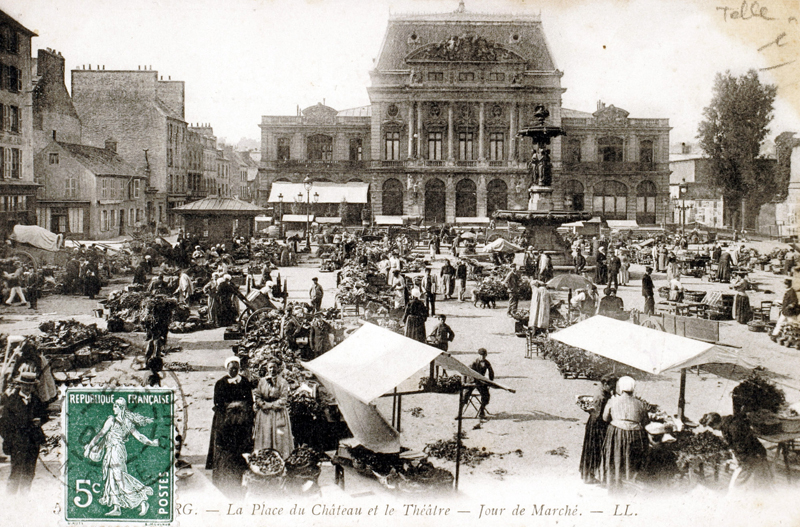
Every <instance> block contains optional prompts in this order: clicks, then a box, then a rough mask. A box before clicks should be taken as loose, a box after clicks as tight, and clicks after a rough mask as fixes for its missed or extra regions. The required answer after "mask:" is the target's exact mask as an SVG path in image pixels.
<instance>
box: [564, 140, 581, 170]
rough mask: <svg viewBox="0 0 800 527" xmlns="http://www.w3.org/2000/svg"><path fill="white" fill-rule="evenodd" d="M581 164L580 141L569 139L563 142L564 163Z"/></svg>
mask: <svg viewBox="0 0 800 527" xmlns="http://www.w3.org/2000/svg"><path fill="white" fill-rule="evenodd" d="M580 162H581V140H580V139H578V138H577V137H569V138H567V140H566V141H565V142H564V163H567V164H575V163H580Z"/></svg>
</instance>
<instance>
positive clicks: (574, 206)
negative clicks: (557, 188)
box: [564, 179, 583, 210]
mask: <svg viewBox="0 0 800 527" xmlns="http://www.w3.org/2000/svg"><path fill="white" fill-rule="evenodd" d="M564 207H565V208H566V209H567V210H583V184H582V183H581V182H580V181H578V180H577V179H570V180H569V181H567V182H566V183H564Z"/></svg>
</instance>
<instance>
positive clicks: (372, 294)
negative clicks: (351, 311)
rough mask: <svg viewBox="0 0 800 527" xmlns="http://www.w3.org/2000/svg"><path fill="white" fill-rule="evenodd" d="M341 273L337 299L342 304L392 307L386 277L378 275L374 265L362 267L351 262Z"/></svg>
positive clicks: (345, 265)
mask: <svg viewBox="0 0 800 527" xmlns="http://www.w3.org/2000/svg"><path fill="white" fill-rule="evenodd" d="M340 273H341V274H340V282H339V286H338V288H337V291H336V299H337V300H338V301H339V302H340V303H341V304H359V305H366V304H367V303H368V302H374V303H376V304H378V305H382V306H384V307H386V308H387V309H388V308H391V307H392V305H393V297H392V293H391V291H390V290H389V287H388V285H387V284H386V277H385V276H384V275H382V274H380V273H378V269H377V267H376V266H375V265H374V264H368V265H366V266H362V265H358V264H357V263H355V262H353V261H352V260H351V261H348V262H347V263H345V264H344V266H342V269H341V271H340Z"/></svg>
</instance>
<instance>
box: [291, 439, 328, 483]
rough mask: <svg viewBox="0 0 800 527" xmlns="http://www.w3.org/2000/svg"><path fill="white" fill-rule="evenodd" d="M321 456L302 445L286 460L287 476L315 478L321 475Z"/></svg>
mask: <svg viewBox="0 0 800 527" xmlns="http://www.w3.org/2000/svg"><path fill="white" fill-rule="evenodd" d="M319 462H320V455H319V453H317V451H316V450H314V449H313V448H311V447H309V446H308V445H300V446H298V447H297V448H295V449H294V450H293V451H292V453H291V454H290V455H289V457H288V458H286V475H287V476H300V477H303V476H313V475H315V474H319Z"/></svg>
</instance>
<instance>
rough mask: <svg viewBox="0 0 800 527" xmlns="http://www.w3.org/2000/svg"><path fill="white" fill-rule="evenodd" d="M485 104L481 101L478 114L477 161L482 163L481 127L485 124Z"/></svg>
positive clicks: (482, 138) (482, 140) (482, 141)
mask: <svg viewBox="0 0 800 527" xmlns="http://www.w3.org/2000/svg"><path fill="white" fill-rule="evenodd" d="M485 114H486V103H484V102H483V101H481V105H480V112H479V114H478V161H483V160H484V157H483V143H484V136H483V135H484V134H483V126H484V124H485V122H486V115H485Z"/></svg>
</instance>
